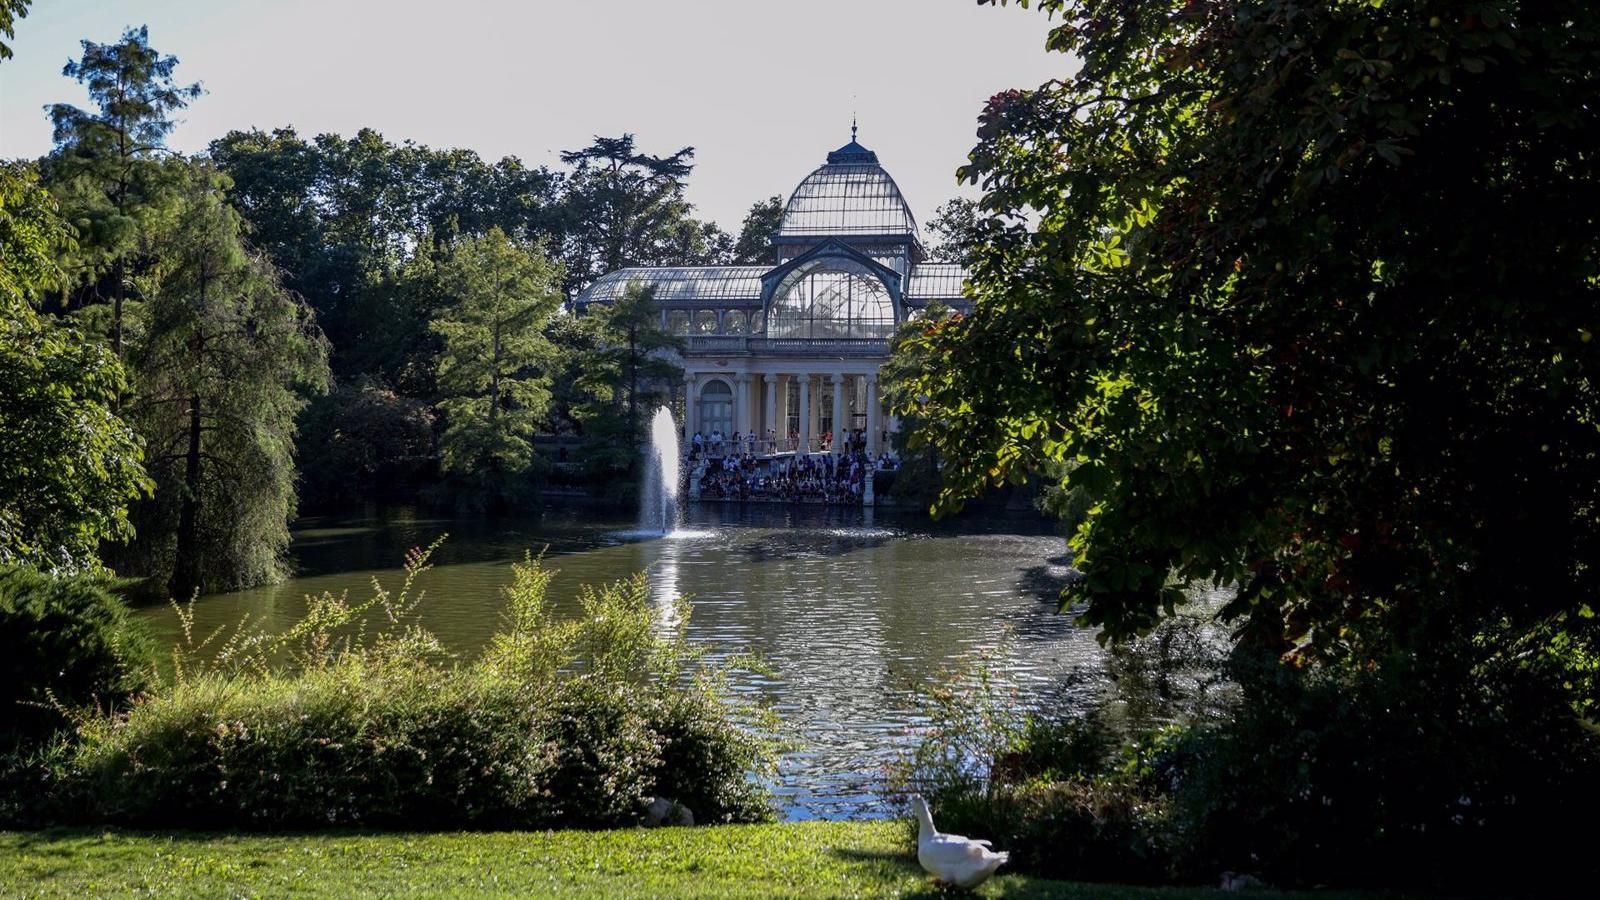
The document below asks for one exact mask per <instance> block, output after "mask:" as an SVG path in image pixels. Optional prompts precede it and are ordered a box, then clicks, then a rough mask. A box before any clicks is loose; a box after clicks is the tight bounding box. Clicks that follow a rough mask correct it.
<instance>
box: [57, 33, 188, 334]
mask: <svg viewBox="0 0 1600 900" xmlns="http://www.w3.org/2000/svg"><path fill="white" fill-rule="evenodd" d="M177 65H178V59H177V57H174V56H162V55H161V54H160V53H159V52H158V51H156V49H155V48H153V47H151V46H150V34H149V30H148V29H147V28H142V27H141V28H138V29H132V28H130V29H128V30H127V31H125V32H124V33H123V35H122V40H120V41H118V42H116V43H114V44H97V43H95V42H94V41H84V42H83V58H82V59H79V60H75V61H73V62H69V63H67V65H66V68H65V69H63V70H62V74H63V75H66V76H67V77H68V78H71V79H73V80H75V81H78V82H79V83H81V84H83V85H84V87H86V88H87V89H88V91H89V97H90V99H91V100H93V101H94V102H95V105H96V107H97V110H96V111H94V112H90V111H87V110H82V109H79V108H77V107H76V106H72V105H70V104H66V103H58V104H55V105H54V106H51V107H50V119H51V121H52V122H53V123H54V124H55V144H56V148H55V152H54V153H52V154H51V156H50V157H49V158H48V159H47V160H46V180H47V181H48V183H49V184H50V186H51V188H52V191H53V192H54V193H55V194H56V195H57V196H58V197H59V198H60V199H61V201H62V211H63V213H64V214H65V216H66V218H67V219H68V221H70V222H72V223H73V224H74V225H75V226H76V227H77V229H78V232H79V248H80V249H79V252H78V253H76V254H73V255H72V256H70V257H69V259H68V264H69V267H70V268H71V269H73V270H74V274H75V275H76V276H77V277H78V278H79V279H80V281H81V285H82V286H81V288H80V290H79V292H78V296H77V298H76V299H75V301H74V302H73V303H72V305H73V306H82V305H86V304H90V303H95V302H99V301H103V300H105V299H107V297H108V296H109V300H110V303H111V310H110V321H109V322H108V323H107V324H106V331H107V332H108V333H109V335H110V338H111V349H112V352H113V353H115V354H116V355H117V356H118V357H119V358H120V357H122V356H123V352H124V343H125V340H124V337H125V335H124V330H125V321H124V319H125V311H126V310H125V307H126V305H127V300H128V289H129V287H130V285H131V283H132V281H133V280H134V279H135V278H136V277H138V276H140V275H142V274H144V271H145V269H146V268H148V266H149V265H150V260H149V254H148V249H149V241H150V238H151V235H152V233H153V232H154V231H155V230H157V227H158V225H157V223H158V221H159V220H160V219H161V218H162V217H163V216H164V215H168V214H170V212H171V211H172V208H173V201H174V197H175V192H176V191H177V190H178V185H179V184H180V183H181V182H182V178H183V176H182V173H181V171H180V169H181V167H180V166H175V165H174V164H173V162H172V161H171V160H170V159H168V158H167V157H166V155H165V151H166V148H165V144H164V142H165V140H166V136H167V134H168V133H170V132H171V131H172V128H173V126H174V124H176V123H175V122H174V121H173V120H172V115H173V113H176V112H177V111H179V110H181V109H183V108H184V107H186V106H188V105H189V101H191V100H193V99H194V98H196V97H198V96H200V93H201V90H200V85H199V84H191V85H188V86H180V85H178V84H176V83H175V82H174V81H173V78H172V73H173V70H174V69H176V68H177Z"/></svg>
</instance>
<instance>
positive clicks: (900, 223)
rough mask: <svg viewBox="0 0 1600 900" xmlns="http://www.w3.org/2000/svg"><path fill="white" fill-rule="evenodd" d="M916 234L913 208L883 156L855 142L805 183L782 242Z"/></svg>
mask: <svg viewBox="0 0 1600 900" xmlns="http://www.w3.org/2000/svg"><path fill="white" fill-rule="evenodd" d="M916 233H917V222H916V219H915V218H913V217H912V215H911V208H910V207H909V206H907V205H906V201H905V198H904V197H903V196H901V194H900V188H899V186H898V185H896V184H895V183H894V179H893V178H890V177H889V173H888V172H885V171H884V170H883V167H882V166H880V165H878V154H876V153H873V152H872V151H871V150H868V149H867V148H865V147H863V146H861V145H860V144H858V143H856V142H855V141H853V140H852V141H851V142H850V143H848V144H846V145H844V146H843V147H840V148H839V149H838V150H835V151H833V152H832V153H829V154H828V162H827V163H826V164H825V165H823V166H822V167H821V168H819V169H817V170H816V171H815V172H812V173H811V174H810V175H808V176H806V179H805V180H804V181H802V182H800V186H799V187H797V188H795V189H794V193H793V194H792V195H790V197H789V205H788V206H787V207H786V208H785V209H784V211H783V224H781V225H780V226H779V227H778V235H779V236H780V237H826V236H830V235H907V236H913V237H914V236H915V235H916Z"/></svg>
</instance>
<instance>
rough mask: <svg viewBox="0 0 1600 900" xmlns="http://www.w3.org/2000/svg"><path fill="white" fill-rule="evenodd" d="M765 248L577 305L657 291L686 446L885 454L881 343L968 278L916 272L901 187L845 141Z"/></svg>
mask: <svg viewBox="0 0 1600 900" xmlns="http://www.w3.org/2000/svg"><path fill="white" fill-rule="evenodd" d="M772 243H773V249H774V254H773V255H774V259H773V260H772V265H770V266H694V267H661V268H632V269H622V270H619V271H616V272H611V273H609V274H607V275H605V276H604V277H602V278H600V279H599V280H597V281H595V282H594V284H592V285H590V286H589V287H588V288H587V289H585V290H584V291H583V292H582V293H581V294H580V295H579V296H578V301H577V305H578V307H579V308H580V309H582V308H583V307H586V306H587V305H588V304H590V303H605V302H609V301H611V300H613V299H615V298H616V297H618V296H620V295H621V294H622V292H623V291H625V290H627V288H628V286H629V285H630V284H634V283H639V284H645V285H653V286H654V287H655V289H656V293H655V299H656V302H657V304H658V305H659V307H660V309H661V315H662V325H663V327H664V328H665V329H666V330H667V331H669V332H671V333H672V334H675V335H678V336H680V337H681V339H682V340H683V344H684V350H683V358H682V360H681V364H682V366H683V368H684V376H685V378H684V380H685V384H684V386H683V390H682V393H681V395H680V402H681V411H682V412H681V415H682V425H683V432H684V437H685V445H686V446H687V439H688V438H689V437H690V436H692V435H693V434H695V433H697V432H698V433H701V434H703V435H706V436H709V435H710V434H711V433H713V432H716V431H720V432H721V433H722V434H723V435H725V436H728V437H730V438H731V437H732V436H733V435H734V434H735V433H737V434H740V435H741V436H745V438H746V441H748V440H749V438H748V436H749V435H751V434H754V435H755V444H754V445H753V449H754V452H756V453H763V454H772V453H789V452H805V453H816V452H823V451H831V452H835V453H837V452H839V451H840V450H841V449H842V447H843V444H844V441H842V440H834V439H833V437H834V436H835V435H842V434H851V435H854V434H857V433H858V432H859V435H860V438H861V439H863V440H864V441H865V444H866V450H867V452H868V453H870V454H874V455H876V454H878V453H881V452H883V451H885V450H887V449H888V447H887V443H886V442H887V441H888V436H889V434H890V433H892V432H893V431H894V430H895V429H896V426H897V423H896V422H894V421H893V420H892V419H890V418H889V417H887V416H885V415H884V411H883V402H882V398H881V396H880V395H879V390H878V370H879V367H880V366H881V365H882V364H883V363H884V362H886V361H887V360H888V357H889V340H890V338H891V337H892V336H893V335H894V332H895V329H896V328H897V327H898V326H899V324H900V323H901V322H903V321H906V320H907V319H908V318H915V317H916V316H917V315H919V314H920V312H921V311H922V310H923V309H925V308H926V307H927V306H928V304H930V303H932V302H935V301H937V302H939V303H942V304H944V305H946V306H949V307H952V308H955V309H962V308H965V307H966V306H967V301H966V300H965V299H963V297H962V293H961V286H962V282H963V281H964V280H965V276H966V273H965V271H964V270H963V269H962V267H961V266H959V265H951V264H948V263H934V262H927V261H925V259H924V257H925V252H924V249H923V245H922V241H921V238H920V235H919V234H918V231H917V223H916V220H915V218H913V216H912V214H911V210H910V208H909V207H908V206H907V205H906V202H905V198H904V197H902V196H901V194H900V188H899V187H898V186H897V185H896V184H895V182H894V179H893V178H891V177H890V176H889V173H888V172H886V171H884V169H883V167H882V166H881V165H879V163H878V156H877V154H875V153H873V152H872V151H871V150H868V149H867V148H865V147H863V146H861V145H860V144H859V143H857V142H856V141H855V139H854V130H853V129H852V138H851V141H850V143H848V144H846V145H845V146H843V147H840V148H839V149H838V150H835V151H834V152H832V153H829V154H828V158H827V162H826V163H824V164H823V165H822V166H821V167H819V168H818V169H817V170H816V171H814V172H812V173H811V174H810V175H808V176H806V178H805V180H804V181H802V182H800V186H799V187H797V188H795V190H794V193H793V194H792V195H790V197H789V202H788V205H787V206H786V207H785V209H784V214H783V222H782V224H781V226H780V227H779V228H778V230H777V232H776V233H774V234H773V236H772ZM745 448H746V449H750V448H751V445H750V444H748V443H746V445H745Z"/></svg>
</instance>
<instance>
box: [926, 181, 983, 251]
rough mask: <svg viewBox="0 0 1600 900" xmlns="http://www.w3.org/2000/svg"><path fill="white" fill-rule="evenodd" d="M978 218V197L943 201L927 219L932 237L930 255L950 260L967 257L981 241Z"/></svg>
mask: <svg viewBox="0 0 1600 900" xmlns="http://www.w3.org/2000/svg"><path fill="white" fill-rule="evenodd" d="M978 219H979V212H978V201H976V200H969V199H967V198H966V197H957V198H956V199H954V200H949V201H946V202H945V203H943V204H941V205H940V206H939V208H938V209H936V210H934V212H933V218H932V219H929V220H928V233H929V234H930V235H932V237H933V241H932V242H931V243H930V244H929V246H928V258H929V259H931V260H933V261H934V262H951V263H958V262H962V261H963V260H965V259H966V258H967V254H968V253H970V252H972V249H973V248H974V247H976V246H977V244H978V241H979V240H980V233H979V231H978Z"/></svg>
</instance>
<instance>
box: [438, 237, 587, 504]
mask: <svg viewBox="0 0 1600 900" xmlns="http://www.w3.org/2000/svg"><path fill="white" fill-rule="evenodd" d="M441 279H442V282H443V283H444V285H445V286H446V287H447V288H448V290H449V292H450V294H451V295H452V296H453V298H454V302H453V303H452V304H451V305H450V306H448V307H447V308H445V309H444V310H443V311H442V312H441V313H440V314H439V316H438V318H436V319H434V321H433V330H434V331H436V332H438V334H439V335H440V336H441V337H443V339H444V350H443V352H442V353H441V354H440V356H439V361H438V368H437V375H438V379H439V389H440V392H441V393H442V395H443V398H444V399H443V400H441V401H440V403H439V406H440V408H441V409H443V410H444V413H445V417H446V426H445V431H444V435H443V438H442V440H441V446H440V451H441V465H442V467H443V469H444V471H445V472H446V473H447V474H449V475H451V476H454V477H456V478H459V479H461V480H462V481H464V482H466V483H468V484H471V485H474V486H475V487H477V488H478V489H479V497H478V499H480V500H482V501H484V502H487V503H491V504H495V503H501V502H504V501H506V500H508V499H510V498H511V497H513V496H514V495H515V493H516V492H517V490H518V489H519V488H520V486H521V485H522V484H523V483H524V481H525V478H524V476H525V475H526V474H527V472H528V470H529V468H530V467H531V466H532V465H533V463H534V461H535V453H534V447H533V435H534V433H535V431H536V430H537V428H538V426H539V423H540V421H541V420H542V419H543V418H544V415H545V413H546V411H547V408H548V406H549V403H550V383H551V378H552V374H553V371H554V368H555V365H556V353H555V349H554V348H553V347H552V346H551V344H550V342H549V341H548V340H547V339H546V338H545V333H544V332H545V327H546V325H547V324H548V322H549V320H550V318H551V316H553V315H555V314H556V312H557V311H558V310H559V309H560V307H561V291H560V283H561V268H560V266H559V265H557V264H555V263H554V262H552V261H551V260H550V259H549V258H548V257H546V256H545V254H544V251H543V249H542V248H541V247H540V246H539V245H538V244H536V243H531V242H527V241H519V240H516V239H513V238H510V237H508V236H507V235H506V233H505V232H503V231H501V230H500V229H498V228H491V229H490V230H489V232H488V233H487V234H484V235H482V236H481V237H469V238H463V239H462V240H460V241H457V242H456V243H455V244H454V245H453V246H452V247H451V248H450V252H449V254H448V256H447V257H446V258H445V260H444V262H443V263H442V264H441Z"/></svg>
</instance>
